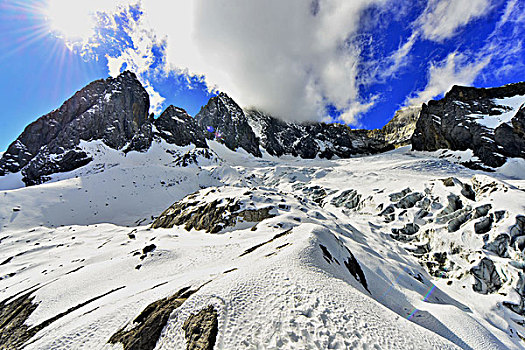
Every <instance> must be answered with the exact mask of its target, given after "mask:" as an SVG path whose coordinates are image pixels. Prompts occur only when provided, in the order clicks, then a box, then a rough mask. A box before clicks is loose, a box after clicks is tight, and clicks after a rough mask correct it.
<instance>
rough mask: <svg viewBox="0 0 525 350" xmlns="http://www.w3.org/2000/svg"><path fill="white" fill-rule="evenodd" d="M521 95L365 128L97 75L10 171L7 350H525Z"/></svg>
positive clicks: (0, 247)
mask: <svg viewBox="0 0 525 350" xmlns="http://www.w3.org/2000/svg"><path fill="white" fill-rule="evenodd" d="M524 99H525V93H524V91H523V84H522V83H520V84H514V85H509V86H505V87H501V88H494V89H475V88H463V87H455V88H454V89H452V90H451V91H450V92H449V93H448V94H447V95H446V96H445V98H444V99H443V100H440V101H431V102H429V103H428V104H426V105H423V106H422V107H421V108H418V107H411V108H405V109H402V110H400V111H399V112H398V113H396V115H395V116H394V118H393V119H392V120H391V121H390V122H389V124H387V125H386V126H385V127H383V128H382V129H380V130H352V129H350V128H348V127H347V126H344V125H339V124H324V123H306V124H296V123H291V122H284V121H282V120H279V119H277V118H274V117H273V116H271V115H268V114H267V113H264V112H263V111H257V110H251V109H246V110H245V109H242V108H241V107H240V106H239V105H238V104H237V103H235V101H234V100H233V99H232V98H230V97H229V96H227V95H226V94H224V93H221V94H219V95H218V96H216V97H213V98H212V99H210V101H209V102H208V103H207V105H206V106H204V107H203V108H202V109H201V111H200V112H199V113H198V114H197V115H196V116H195V117H192V116H190V115H188V113H187V112H186V111H185V110H184V109H182V108H179V107H175V106H169V107H168V108H166V110H165V111H164V112H163V113H162V114H161V115H160V116H159V117H158V118H156V119H154V118H153V117H152V116H149V115H148V114H147V112H148V108H149V98H148V95H147V93H146V91H145V90H144V88H143V87H142V86H141V84H140V82H139V81H138V80H137V78H136V77H135V75H134V74H132V73H129V72H124V73H122V74H121V75H120V76H118V77H117V78H109V79H106V80H99V81H96V82H93V83H91V84H89V85H88V86H87V87H85V88H84V89H82V90H80V91H79V92H77V93H76V94H75V95H74V96H73V97H72V98H71V99H69V100H68V101H66V102H65V103H64V105H62V106H61V107H60V108H59V109H57V110H55V111H53V112H51V113H49V114H47V115H45V116H43V117H41V118H39V119H38V120H37V121H35V122H34V123H32V124H30V125H29V126H28V127H27V128H26V130H24V132H23V133H22V135H20V136H19V137H18V139H17V140H16V141H15V142H14V143H13V144H12V145H11V146H10V147H9V149H8V151H7V152H6V153H5V154H4V155H3V158H2V160H0V169H1V170H0V171H1V172H0V198H1V201H2V202H1V203H2V205H0V256H1V257H2V258H0V349H10V350H11V349H14V350H18V349H24V350H26V349H28V350H30V349H58V350H63V349H71V348H74V349H77V348H89V349H108V350H109V349H124V350H136V349H141V350H142V349H146V350H153V349H156V350H161V349H166V350H167V349H266V348H270V349H354V348H355V349H371V348H373V349H458V348H460V349H523V348H524V347H525V340H524V339H525V259H524V254H525V207H524V205H523V203H525V170H524V169H525V159H524V158H523V152H522V148H521V145H522V143H521V142H523V140H524V139H523V137H524V134H523V123H522V122H523V102H524ZM412 134H413V135H412ZM410 142H411V143H412V147H411V146H410V145H407V144H410ZM412 148H414V149H422V150H423V151H415V150H413V149H412ZM21 180H23V182H22V181H21ZM25 185H27V186H25Z"/></svg>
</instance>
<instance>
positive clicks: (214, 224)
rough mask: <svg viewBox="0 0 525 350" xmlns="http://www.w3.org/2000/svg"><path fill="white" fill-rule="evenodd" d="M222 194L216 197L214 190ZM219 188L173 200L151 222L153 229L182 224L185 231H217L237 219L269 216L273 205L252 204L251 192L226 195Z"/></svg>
mask: <svg viewBox="0 0 525 350" xmlns="http://www.w3.org/2000/svg"><path fill="white" fill-rule="evenodd" d="M216 192H217V193H218V194H221V196H220V197H219V198H216V195H217V193H216ZM223 193H227V192H223V190H222V189H212V190H210V191H200V192H197V193H194V194H192V195H189V196H187V197H185V198H183V199H182V200H180V201H178V202H175V203H174V204H173V205H172V206H170V207H169V208H168V209H166V210H165V211H164V212H163V213H162V214H160V216H159V217H158V218H157V219H156V220H155V221H154V222H153V223H152V224H151V227H152V228H172V227H174V226H179V225H184V228H185V229H186V230H188V231H190V230H192V229H195V230H205V231H206V232H209V233H218V232H220V231H221V230H223V229H225V228H227V227H233V226H235V225H236V224H237V223H238V222H253V223H258V222H260V221H262V220H265V219H268V218H272V217H274V216H275V215H274V214H273V213H272V210H273V209H274V206H272V205H267V206H264V207H252V206H250V205H249V204H248V203H249V202H251V199H250V198H251V197H250V196H251V195H252V194H251V193H244V194H243V195H238V194H237V195H236V196H231V197H229V196H228V195H227V194H223Z"/></svg>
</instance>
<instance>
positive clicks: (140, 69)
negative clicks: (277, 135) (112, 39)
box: [101, 0, 387, 122]
mask: <svg viewBox="0 0 525 350" xmlns="http://www.w3.org/2000/svg"><path fill="white" fill-rule="evenodd" d="M386 1H387V0H372V1H370V0H356V1H346V0H317V1H314V2H308V1H304V0H289V1H286V2H283V1H280V0H268V1H255V0H229V1H227V2H226V1H220V2H218V1H213V2H210V1H204V0H196V1H186V0H176V1H171V2H169V3H166V2H165V1H160V0H149V1H144V2H140V3H139V4H140V10H141V15H140V18H138V19H137V18H135V19H133V18H131V19H129V26H128V27H129V28H125V29H126V30H127V34H128V36H129V41H130V44H131V45H130V46H129V47H127V48H126V49H124V50H122V51H121V52H118V53H116V54H108V55H107V56H106V57H108V64H109V70H110V72H111V74H112V75H114V74H116V73H118V72H119V71H120V69H121V67H122V65H123V64H124V63H125V64H126V66H127V67H128V68H130V69H132V70H134V71H135V72H136V73H138V74H139V75H142V76H143V77H144V75H145V74H142V73H145V72H146V70H148V69H150V67H151V57H152V56H151V55H152V48H153V47H154V46H155V45H158V43H159V41H161V40H164V41H165V46H164V48H163V50H164V52H163V53H164V54H165V65H164V72H165V74H168V73H169V72H172V71H176V72H177V73H179V74H180V73H184V74H187V75H188V76H193V75H197V76H204V79H205V81H206V83H207V85H208V86H209V87H210V88H212V89H214V88H216V89H219V90H221V91H225V92H227V93H229V94H230V95H231V96H232V97H234V98H235V99H236V100H237V101H238V102H239V103H240V104H241V105H243V106H253V107H257V108H261V109H263V110H265V111H267V112H269V113H272V114H274V115H277V116H281V117H283V118H288V119H294V120H299V121H304V120H319V119H320V118H322V117H323V116H324V115H325V114H326V108H327V106H330V107H335V109H337V110H339V111H340V112H341V113H342V116H343V120H345V121H347V122H353V121H355V120H356V116H357V114H358V113H359V112H360V111H363V110H366V109H367V108H369V106H370V105H371V102H372V101H373V100H371V99H370V98H368V99H363V98H362V96H361V94H360V88H359V63H360V46H359V44H358V42H356V41H355V37H354V36H355V34H356V33H357V31H358V29H359V19H360V14H361V13H362V11H363V10H365V9H366V8H368V7H370V6H372V5H379V4H383V3H385V2H386ZM135 2H136V1H130V2H129V4H134V3H135ZM120 11H122V8H121V7H120ZM131 22H133V23H131ZM112 25H114V24H112ZM101 39H102V40H104V38H101ZM143 80H145V79H143Z"/></svg>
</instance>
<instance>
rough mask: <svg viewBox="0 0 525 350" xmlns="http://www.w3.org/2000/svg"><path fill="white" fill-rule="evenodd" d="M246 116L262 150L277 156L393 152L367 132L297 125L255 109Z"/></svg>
mask: <svg viewBox="0 0 525 350" xmlns="http://www.w3.org/2000/svg"><path fill="white" fill-rule="evenodd" d="M246 115H247V117H248V121H249V123H250V125H251V126H252V128H253V130H255V133H256V135H257V137H258V138H259V140H260V143H261V146H262V147H263V148H264V149H265V150H266V151H267V152H268V153H269V154H270V155H273V156H281V155H284V154H289V155H293V156H298V157H301V158H310V159H311V158H315V157H317V156H318V157H320V158H327V159H330V158H332V157H334V156H336V157H340V158H348V157H350V156H352V155H355V154H372V153H378V152H381V151H385V150H388V149H391V148H393V147H392V146H390V145H388V144H387V143H386V142H385V141H384V140H381V139H379V138H374V137H369V135H368V131H367V130H352V129H350V128H349V127H348V126H346V125H342V124H325V123H312V122H310V123H302V124H296V123H291V122H286V121H283V120H280V119H277V118H274V117H272V116H270V115H268V114H266V113H264V112H262V111H258V110H254V109H250V110H247V111H246Z"/></svg>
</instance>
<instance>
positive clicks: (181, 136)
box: [153, 106, 208, 148]
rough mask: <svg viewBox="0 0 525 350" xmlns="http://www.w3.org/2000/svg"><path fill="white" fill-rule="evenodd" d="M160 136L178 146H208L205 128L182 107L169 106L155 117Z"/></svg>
mask: <svg viewBox="0 0 525 350" xmlns="http://www.w3.org/2000/svg"><path fill="white" fill-rule="evenodd" d="M153 124H154V125H155V127H156V128H157V131H158V133H156V134H157V135H158V136H160V137H162V138H163V139H164V140H166V142H168V143H171V144H175V145H177V146H188V145H189V144H194V145H195V146H196V147H199V148H208V145H207V144H206V138H205V135H204V132H203V129H202V128H201V127H200V126H199V125H198V124H197V122H196V121H195V119H193V118H192V117H191V116H190V115H189V114H188V113H186V111H185V110H184V109H182V108H178V107H174V106H169V107H168V108H166V110H165V111H164V112H162V114H161V115H160V117H158V118H157V119H155V122H154V123H153Z"/></svg>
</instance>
